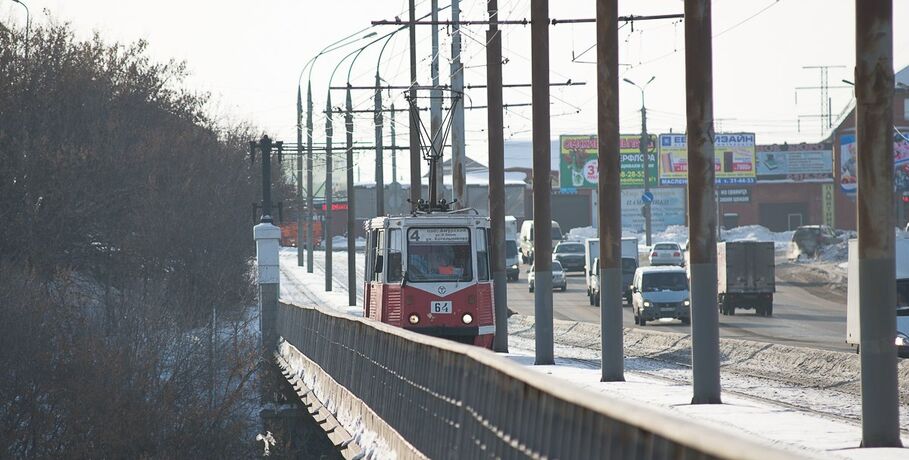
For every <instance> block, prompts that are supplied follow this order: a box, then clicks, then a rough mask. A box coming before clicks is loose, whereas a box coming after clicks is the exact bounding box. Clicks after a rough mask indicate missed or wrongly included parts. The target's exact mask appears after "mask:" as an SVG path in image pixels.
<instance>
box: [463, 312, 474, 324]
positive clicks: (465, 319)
mask: <svg viewBox="0 0 909 460" xmlns="http://www.w3.org/2000/svg"><path fill="white" fill-rule="evenodd" d="M461 321H463V322H464V324H470V323H472V322H473V315H471V314H470V313H464V315H463V316H461Z"/></svg>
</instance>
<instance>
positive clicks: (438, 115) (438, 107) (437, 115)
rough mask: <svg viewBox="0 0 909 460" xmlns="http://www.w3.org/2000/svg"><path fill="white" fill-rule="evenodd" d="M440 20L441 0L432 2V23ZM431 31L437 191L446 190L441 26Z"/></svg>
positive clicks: (432, 129)
mask: <svg viewBox="0 0 909 460" xmlns="http://www.w3.org/2000/svg"><path fill="white" fill-rule="evenodd" d="M438 20H439V0H432V21H433V22H438ZM430 30H431V36H432V50H431V52H432V56H431V58H432V59H431V60H430V63H429V74H430V78H431V79H432V90H430V92H429V95H430V99H429V136H430V142H431V143H432V152H433V153H434V154H438V155H439V161H437V162H435V166H434V167H433V168H434V169H435V174H434V175H432V174H431V175H430V176H432V177H434V178H435V179H434V182H435V183H434V184H432V186H434V187H435V188H436V190H437V191H439V192H441V191H443V190H445V186H444V185H443V184H444V181H445V179H444V177H445V175H444V171H443V170H444V168H443V167H442V163H443V158H442V91H441V90H440V89H439V26H437V25H433V26H432V28H431V29H430Z"/></svg>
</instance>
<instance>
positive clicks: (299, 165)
mask: <svg viewBox="0 0 909 460" xmlns="http://www.w3.org/2000/svg"><path fill="white" fill-rule="evenodd" d="M296 160H297V266H298V267H302V266H303V261H304V260H305V258H306V257H305V254H304V252H303V232H304V231H305V230H304V229H303V222H304V219H303V208H304V202H303V90H302V88H300V85H297V158H296Z"/></svg>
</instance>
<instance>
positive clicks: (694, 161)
mask: <svg viewBox="0 0 909 460" xmlns="http://www.w3.org/2000/svg"><path fill="white" fill-rule="evenodd" d="M710 16H711V15H710V0H685V85H686V86H687V91H686V96H687V97H686V109H687V112H688V204H689V207H688V212H689V216H690V217H689V219H688V221H689V235H690V238H689V241H690V247H691V256H690V263H691V363H692V374H693V375H692V382H693V386H694V397H693V398H692V400H691V402H692V404H719V403H720V402H721V401H720V337H719V335H720V334H719V312H718V311H717V302H716V295H717V272H716V270H717V266H716V199H715V198H714V189H715V185H714V169H713V168H714V164H713V159H714V152H713V137H714V131H713V61H712V55H713V51H712V44H711V27H710V23H711V18H710Z"/></svg>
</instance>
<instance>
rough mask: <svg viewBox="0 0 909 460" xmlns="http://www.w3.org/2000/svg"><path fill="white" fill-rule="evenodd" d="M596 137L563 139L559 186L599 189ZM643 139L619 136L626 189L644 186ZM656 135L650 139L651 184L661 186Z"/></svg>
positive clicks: (560, 145) (634, 135)
mask: <svg viewBox="0 0 909 460" xmlns="http://www.w3.org/2000/svg"><path fill="white" fill-rule="evenodd" d="M597 142H598V141H597V136H596V135H563V136H559V185H560V187H561V188H563V189H579V188H596V186H597V183H598V182H599V177H600V174H599V171H598V170H597V167H598V163H599V162H598V161H597V151H598V143H597ZM640 145H641V136H640V135H639V134H623V135H621V136H620V137H619V162H620V164H621V173H620V174H621V184H622V186H623V187H642V186H643V185H644V157H643V155H641V152H640ZM655 147H656V136H653V135H651V136H650V152H651V155H650V160H651V161H650V165H649V168H647V169H649V170H650V185H651V186H652V187H655V186H656V185H657V174H658V168H657V165H656V157H655V156H654V155H653V154H654V153H655Z"/></svg>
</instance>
